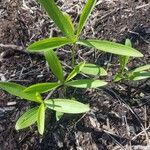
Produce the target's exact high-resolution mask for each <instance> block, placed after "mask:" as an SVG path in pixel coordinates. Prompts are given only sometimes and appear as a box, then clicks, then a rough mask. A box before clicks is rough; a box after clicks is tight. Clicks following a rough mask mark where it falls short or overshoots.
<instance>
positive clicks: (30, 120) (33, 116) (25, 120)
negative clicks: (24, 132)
mask: <svg viewBox="0 0 150 150" xmlns="http://www.w3.org/2000/svg"><path fill="white" fill-rule="evenodd" d="M37 117H38V107H34V108H32V109H29V110H27V111H26V112H25V113H24V114H23V115H22V116H21V117H20V118H19V119H18V120H17V122H16V125H15V128H16V130H20V129H24V128H26V127H29V126H31V125H32V124H34V123H35V122H36V121H37Z"/></svg>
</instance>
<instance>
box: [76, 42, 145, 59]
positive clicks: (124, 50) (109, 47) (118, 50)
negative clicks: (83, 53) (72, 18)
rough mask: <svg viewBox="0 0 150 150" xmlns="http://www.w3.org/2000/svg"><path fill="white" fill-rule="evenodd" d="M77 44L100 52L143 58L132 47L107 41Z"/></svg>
mask: <svg viewBox="0 0 150 150" xmlns="http://www.w3.org/2000/svg"><path fill="white" fill-rule="evenodd" d="M77 44H81V45H84V46H87V47H93V48H96V49H98V50H101V51H104V52H108V53H113V54H117V55H123V56H132V57H143V54H141V53H140V52H139V51H137V50H135V49H133V48H132V47H129V46H126V45H122V44H119V43H114V42H109V41H105V40H80V41H78V42H77Z"/></svg>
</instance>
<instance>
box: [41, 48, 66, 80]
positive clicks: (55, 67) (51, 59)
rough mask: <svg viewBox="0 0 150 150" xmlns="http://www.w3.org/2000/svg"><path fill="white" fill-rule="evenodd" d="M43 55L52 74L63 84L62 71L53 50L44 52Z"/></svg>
mask: <svg viewBox="0 0 150 150" xmlns="http://www.w3.org/2000/svg"><path fill="white" fill-rule="evenodd" d="M44 55H45V58H46V60H47V62H48V65H49V67H50V69H51V71H52V72H53V74H54V75H55V76H56V77H57V78H58V79H59V80H60V81H61V82H62V83H63V82H64V73H63V69H62V66H61V64H60V61H59V59H58V57H57V55H56V54H55V52H54V51H53V50H49V51H46V52H44Z"/></svg>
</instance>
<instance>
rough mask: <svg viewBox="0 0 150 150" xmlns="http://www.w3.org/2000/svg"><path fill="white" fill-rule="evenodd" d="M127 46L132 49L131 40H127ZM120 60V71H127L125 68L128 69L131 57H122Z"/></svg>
mask: <svg viewBox="0 0 150 150" xmlns="http://www.w3.org/2000/svg"><path fill="white" fill-rule="evenodd" d="M125 45H126V46H129V47H132V43H131V41H130V40H129V39H126V41H125ZM119 60H120V71H121V72H123V71H124V70H125V67H126V65H127V63H128V61H129V57H128V56H120V58H119Z"/></svg>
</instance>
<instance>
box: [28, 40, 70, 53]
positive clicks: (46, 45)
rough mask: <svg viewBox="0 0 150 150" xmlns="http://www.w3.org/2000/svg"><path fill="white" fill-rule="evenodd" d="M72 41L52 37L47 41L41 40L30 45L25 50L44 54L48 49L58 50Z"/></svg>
mask: <svg viewBox="0 0 150 150" xmlns="http://www.w3.org/2000/svg"><path fill="white" fill-rule="evenodd" d="M70 43H72V41H71V40H70V39H68V38H64V37H53V38H48V39H43V40H40V41H37V42H35V43H33V44H31V45H30V46H29V47H28V48H27V50H28V51H29V52H44V51H47V50H50V49H55V48H59V47H61V46H63V45H66V44H70Z"/></svg>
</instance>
